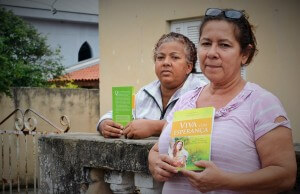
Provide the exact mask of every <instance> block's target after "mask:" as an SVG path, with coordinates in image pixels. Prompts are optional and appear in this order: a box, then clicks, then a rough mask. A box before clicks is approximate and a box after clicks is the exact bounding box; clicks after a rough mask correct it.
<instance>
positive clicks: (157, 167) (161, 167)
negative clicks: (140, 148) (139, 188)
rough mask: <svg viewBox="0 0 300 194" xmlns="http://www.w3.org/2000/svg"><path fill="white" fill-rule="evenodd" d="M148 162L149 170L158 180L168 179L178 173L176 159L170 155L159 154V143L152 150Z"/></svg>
mask: <svg viewBox="0 0 300 194" xmlns="http://www.w3.org/2000/svg"><path fill="white" fill-rule="evenodd" d="M148 162H149V170H150V172H151V174H152V176H153V178H154V179H155V180H156V181H160V182H163V181H168V180H169V179H170V178H172V177H173V176H174V175H175V174H177V173H178V170H177V169H176V167H175V161H174V160H173V159H172V158H171V157H170V156H168V155H165V154H159V152H158V143H156V144H155V145H154V146H153V147H152V149H151V150H150V152H149V156H148Z"/></svg>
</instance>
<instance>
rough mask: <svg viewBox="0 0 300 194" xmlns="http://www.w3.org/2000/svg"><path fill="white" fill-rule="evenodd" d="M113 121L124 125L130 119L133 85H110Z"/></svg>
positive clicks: (132, 103)
mask: <svg viewBox="0 0 300 194" xmlns="http://www.w3.org/2000/svg"><path fill="white" fill-rule="evenodd" d="M112 107H113V108H112V113H113V121H114V122H116V123H119V124H121V125H123V126H124V127H125V126H126V125H127V124H128V123H129V122H130V121H132V119H133V117H132V110H133V108H134V87H133V86H122V87H112Z"/></svg>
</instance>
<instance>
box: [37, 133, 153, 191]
mask: <svg viewBox="0 0 300 194" xmlns="http://www.w3.org/2000/svg"><path fill="white" fill-rule="evenodd" d="M156 142H157V138H148V139H144V140H129V139H105V138H103V137H102V136H100V135H99V134H83V133H74V134H71V133H70V134H63V135H61V134H60V135H48V136H42V137H40V138H39V140H38V152H39V160H40V189H41V192H42V193H79V191H80V190H81V187H82V183H85V182H88V179H87V178H85V177H87V175H86V174H85V170H84V169H85V168H100V169H105V170H114V171H119V172H134V173H135V172H137V173H145V174H149V170H148V162H147V160H148V152H149V151H150V149H151V148H152V146H153V145H154V144H155V143H156Z"/></svg>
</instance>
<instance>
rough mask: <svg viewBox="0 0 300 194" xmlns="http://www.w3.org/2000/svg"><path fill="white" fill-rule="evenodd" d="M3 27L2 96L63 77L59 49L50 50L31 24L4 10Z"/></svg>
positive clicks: (1, 10)
mask: <svg viewBox="0 0 300 194" xmlns="http://www.w3.org/2000/svg"><path fill="white" fill-rule="evenodd" d="M0 24H1V25H0V66H1V68H0V80H1V81H0V93H5V94H7V95H11V94H10V90H9V88H10V87H21V86H22V87H43V86H48V85H49V82H48V80H49V79H54V78H57V77H59V76H61V75H62V74H63V71H64V67H63V66H62V64H61V59H62V56H61V55H60V48H57V49H55V50H53V49H51V48H50V46H49V45H48V44H47V42H46V40H47V38H46V37H45V36H43V35H41V34H40V33H38V31H37V30H36V29H35V28H34V27H33V26H32V25H30V24H29V23H27V22H25V21H24V20H23V19H21V18H20V17H18V16H15V15H14V14H13V13H12V12H11V11H7V10H5V9H4V8H1V7H0Z"/></svg>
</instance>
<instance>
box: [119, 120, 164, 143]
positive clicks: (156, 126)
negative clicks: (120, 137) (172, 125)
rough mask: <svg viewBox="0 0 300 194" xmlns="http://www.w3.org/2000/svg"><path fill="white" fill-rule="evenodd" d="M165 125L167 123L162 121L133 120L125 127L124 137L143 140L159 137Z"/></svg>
mask: <svg viewBox="0 0 300 194" xmlns="http://www.w3.org/2000/svg"><path fill="white" fill-rule="evenodd" d="M164 124H165V121H162V120H147V119H138V120H133V121H131V122H130V123H129V124H128V125H127V126H126V127H125V129H124V135H125V136H126V137H127V138H129V139H142V138H147V137H150V136H154V135H159V134H160V133H161V130H162V128H163V126H164Z"/></svg>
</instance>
